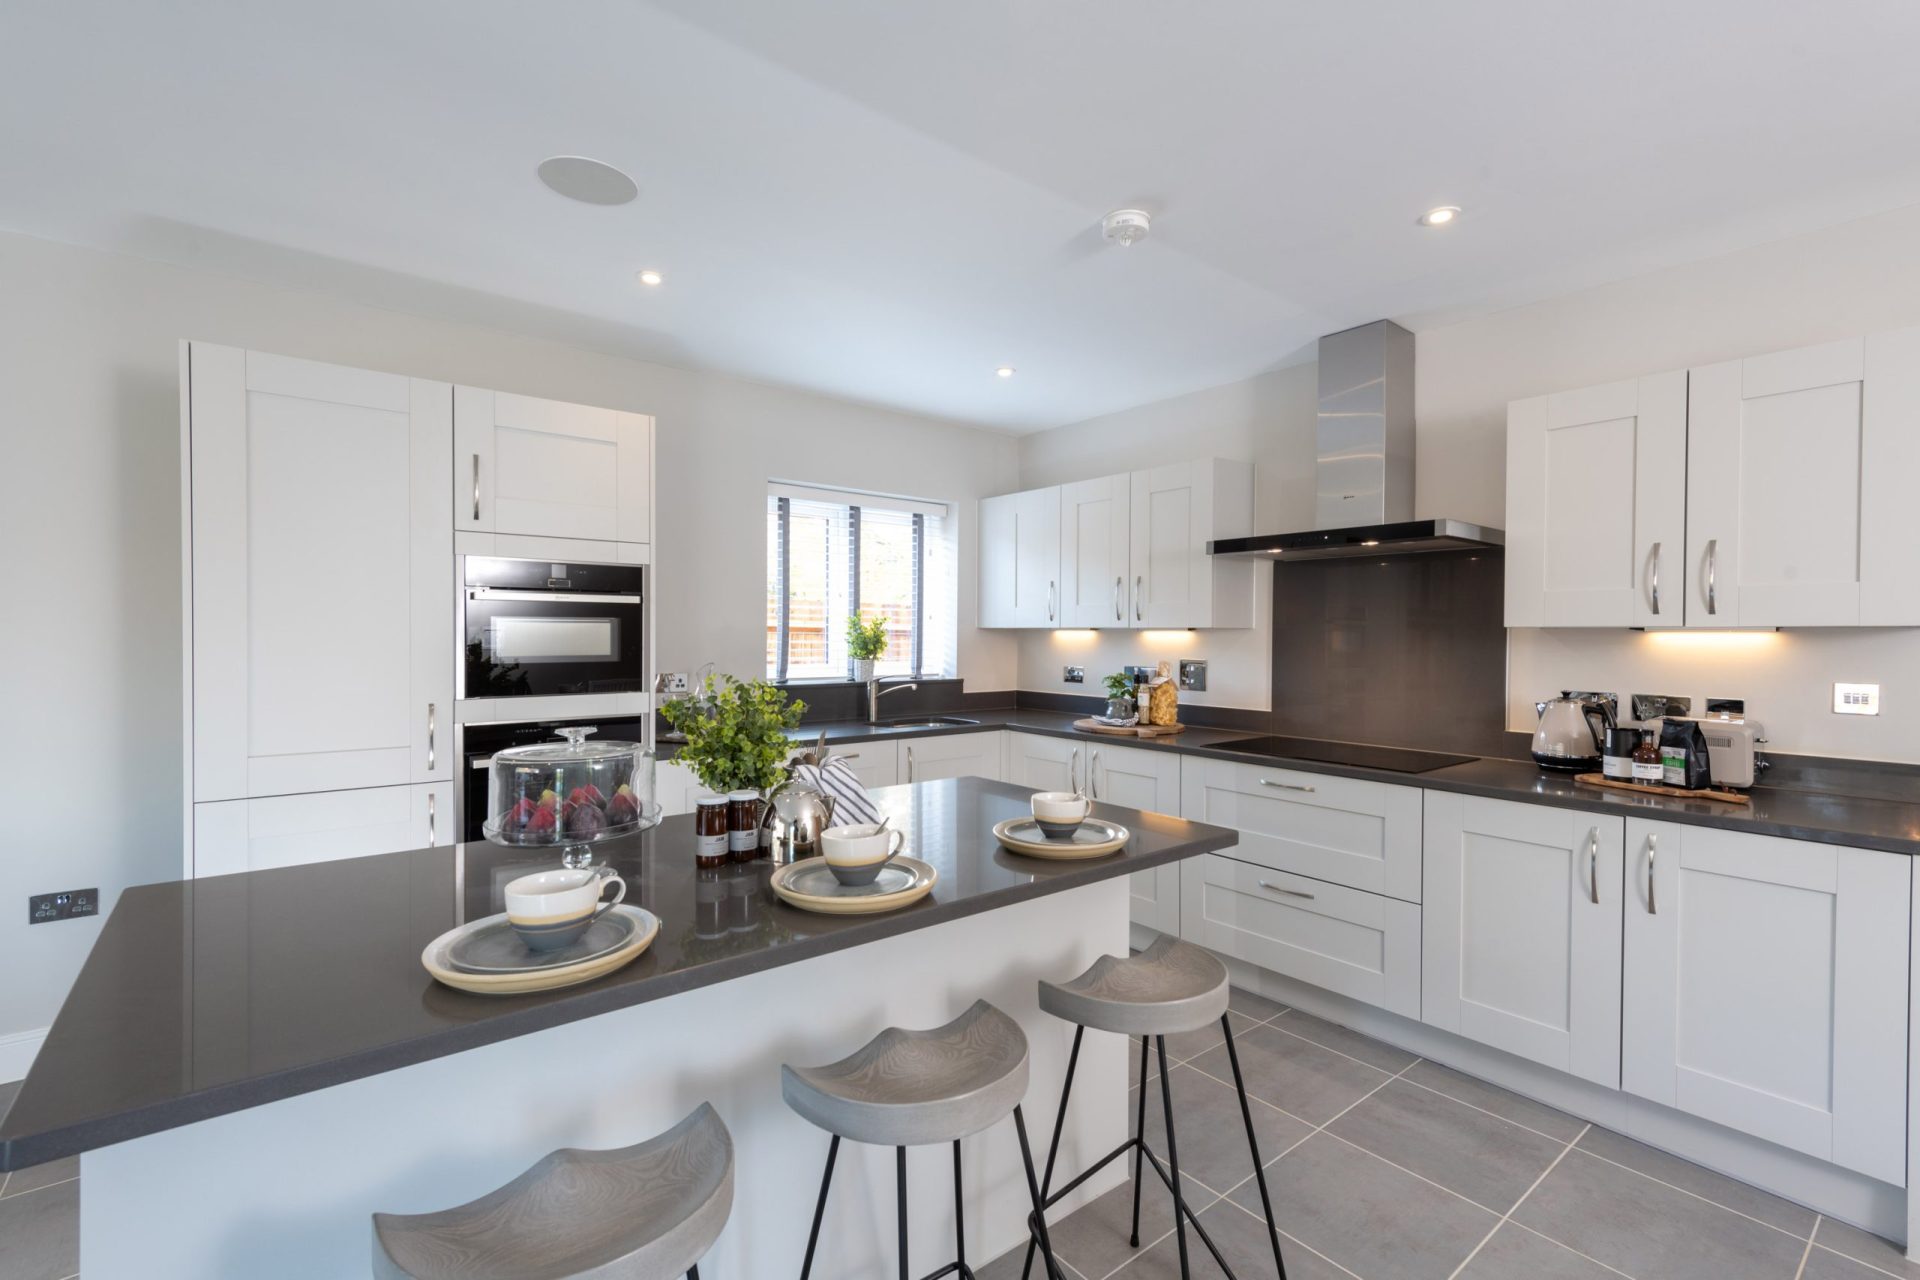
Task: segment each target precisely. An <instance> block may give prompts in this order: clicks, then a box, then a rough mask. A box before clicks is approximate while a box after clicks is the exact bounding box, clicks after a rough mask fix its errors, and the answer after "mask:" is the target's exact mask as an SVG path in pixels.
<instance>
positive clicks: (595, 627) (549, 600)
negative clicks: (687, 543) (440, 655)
mask: <svg viewBox="0 0 1920 1280" xmlns="http://www.w3.org/2000/svg"><path fill="white" fill-rule="evenodd" d="M465 565H466V569H465V579H466V581H465V583H464V596H465V599H464V602H463V606H462V608H463V613H464V619H463V621H464V644H465V655H464V661H463V662H462V664H461V687H460V696H461V697H462V698H521V697H554V696H566V695H578V694H594V693H645V692H647V690H648V688H649V687H650V682H649V680H648V678H647V656H646V637H647V627H646V617H647V590H646V588H647V571H646V569H645V567H644V566H641V565H631V564H555V563H553V562H551V561H547V560H509V559H503V558H499V557H493V556H467V557H466V558H465Z"/></svg>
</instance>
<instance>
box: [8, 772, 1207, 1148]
mask: <svg viewBox="0 0 1920 1280" xmlns="http://www.w3.org/2000/svg"><path fill="white" fill-rule="evenodd" d="M1028 794H1029V793H1028V792H1027V791H1026V790H1025V789H1022V788H1019V787H1012V786H1008V785H1006V784H1004V783H999V782H989V781H986V780H984V779H980V778H958V779H947V780H943V781H936V782H927V783H922V784H920V785H918V786H909V787H888V788H883V789H881V790H878V791H876V792H875V793H874V795H875V797H876V798H877V799H878V801H879V802H880V804H881V805H882V806H883V807H884V808H885V810H886V811H887V812H889V813H890V814H891V815H893V822H894V825H895V826H896V827H898V828H899V829H901V830H903V831H905V832H906V833H907V841H906V849H907V851H908V852H909V853H911V854H912V855H913V856H914V857H917V858H919V859H921V860H922V861H925V862H927V863H930V864H931V865H932V866H933V867H934V868H935V869H936V870H937V871H938V872H939V877H940V878H939V882H938V883H937V884H936V885H935V887H934V889H933V892H932V893H931V894H930V895H929V896H928V897H926V898H923V899H922V900H920V901H919V902H917V903H915V904H914V905H912V906H910V907H906V908H903V909H901V910H899V911H895V912H891V913H888V914H885V915H872V916H826V915H816V914H813V913H810V912H806V911H802V910H799V909H797V908H795V907H791V906H788V905H787V904H786V903H784V902H782V901H781V900H780V899H779V898H778V897H776V896H775V895H774V893H773V891H772V889H771V888H769V886H768V884H767V880H768V877H769V876H770V875H771V874H772V871H773V868H772V866H771V864H769V863H768V862H766V861H764V860H762V861H757V862H749V863H745V864H741V865H737V866H732V867H728V868H725V869H722V870H719V871H699V870H697V869H696V868H695V866H694V862H693V845H694V838H693V820H692V819H691V818H690V817H684V816H682V817H675V818H669V819H667V820H666V821H665V822H664V823H662V824H661V825H660V826H659V827H657V828H655V829H654V830H652V831H647V832H642V833H640V834H638V835H635V836H629V837H623V838H620V839H617V840H609V841H606V842H603V843H602V844H599V845H597V846H595V850H596V855H597V856H598V857H599V858H600V859H601V860H603V861H605V862H606V863H608V864H609V865H611V866H612V867H613V868H614V869H615V870H617V871H618V872H619V873H620V874H621V875H622V876H623V877H624V878H625V879H626V882H627V886H628V887H627V897H626V900H627V902H629V903H633V904H637V905H639V906H643V907H646V908H647V909H648V910H650V911H652V912H653V913H654V914H656V915H657V916H659V917H660V921H661V928H660V934H659V936H658V938H656V939H655V941H654V943H653V945H652V946H651V947H650V948H649V949H648V950H647V952H646V953H645V954H644V955H642V956H640V957H639V958H638V959H637V960H635V961H633V962H632V963H630V964H628V965H627V966H626V967H625V968H622V969H620V970H618V971H617V972H615V973H612V974H609V975H607V976H606V977H604V978H600V979H598V980H596V981H593V982H590V983H585V984H583V985H581V986H578V987H572V988H567V989H565V990H560V991H553V992H546V993H542V994H537V995H524V996H481V995H473V994H469V993H467V992H463V991H456V990H453V989H451V988H449V987H443V986H440V985H439V984H438V983H436V982H434V980H433V979H432V978H430V977H428V976H427V973H426V970H425V969H424V968H422V967H421V964H420V953H421V951H422V949H423V948H425V946H426V945H427V943H428V942H430V941H432V940H433V939H434V938H435V937H437V936H438V935H440V934H441V933H443V932H445V931H446V930H448V929H450V928H452V927H453V926H454V925H456V924H458V923H460V922H461V921H463V920H473V919H478V918H480V917H482V916H487V915H491V914H494V913H496V912H498V911H500V910H501V899H500V892H501V888H502V886H504V885H505V884H506V883H507V881H509V880H511V879H513V878H514V877H516V876H519V875H523V874H526V873H527V872H529V871H534V870H539V869H541V868H543V867H549V866H552V865H553V864H554V861H555V859H554V857H553V855H552V854H550V853H549V854H546V855H544V856H542V855H541V854H539V853H537V852H535V851H532V850H523V849H506V848H501V847H498V846H495V845H491V844H466V845H455V846H448V847H442V848H437V849H420V850H414V851H412V852H407V853H392V854H383V855H380V856H378V857H371V858H352V859H346V860H342V861H337V862H324V863H315V864H311V865H307V866H299V867H287V868H283V869H279V870H273V871H254V872H248V873H245V874H242V875H231V876H216V877H211V878H208V879H203V880H190V881H183V882H175V883H170V884H156V885H143V886H140V887H138V888H133V889H129V890H127V891H126V892H125V893H124V894H122V895H121V897H120V900H119V902H118V904H116V906H115V907H114V909H113V913H112V915H111V916H109V917H108V919H107V921H106V924H105V926H104V927H103V929H102V930H101V934H100V938H99V941H98V942H96V943H95V944H94V948H93V951H92V953H91V954H90V955H89V956H88V957H87V961H86V964H85V966H84V967H83V968H82V970H81V972H80V977H79V979H78V980H77V981H76V982H75V983H74V986H73V990H72V991H71V993H70V994H69V995H68V997H67V1001H66V1004H65V1005H64V1006H63V1007H62V1008H61V1010H60V1014H59V1016H58V1017H57V1018H56V1019H55V1020H54V1024H53V1027H52V1029H51V1031H50V1032H49V1033H48V1036H47V1040H46V1043H45V1044H44V1045H43V1046H42V1047H41V1049H40V1052H39V1055H38V1057H37V1058H36V1059H35V1060H34V1065H33V1070H32V1071H31V1072H30V1073H29V1074H28V1076H27V1079H26V1081H25V1082H24V1083H23V1084H22V1086H21V1089H20V1092H19V1094H18V1096H17V1097H16V1098H15V1100H14V1103H13V1107H12V1109H11V1110H10V1111H8V1112H7V1113H6V1115H5V1116H4V1117H0V1170H10V1169H19V1168H23V1167H26V1166H28V1165H34V1164H40V1163H43V1162H45V1161H48V1160H53V1159H57V1158H59V1157H61V1156H66V1155H71V1154H73V1153H75V1152H79V1151H87V1150H92V1149H93V1148H96V1147H101V1146H105V1145H107V1144H109V1143H114V1142H121V1141H125V1140H127V1139H130V1138H136V1137H139V1136H141V1135H143V1134H148V1133H155V1132H158V1131H160V1130H163V1129H170V1128H174V1127H176V1126H179V1125H184V1124H191V1123H194V1122H196V1121H200V1120H205V1119H209V1118H211V1117H214V1116H218V1115H224V1114H227V1113H229V1112H233V1111H238V1110H242V1109H245V1108H248V1107H254V1106H260V1105H262V1104H265V1103H269V1102H275V1101H279V1100H280V1099H283V1098H289V1097H293V1096H295V1095H297V1094H302V1093H308V1092H311V1091H313V1090H316V1089H324V1088H327V1087H328V1086H331V1085H336V1084H341V1083H344V1082H346V1081H349V1080H356V1079H359V1078H362V1077H364V1076H370V1075H375V1074H378V1073H380V1072H384V1071H391V1070H394V1069H396V1068H399V1067H404V1066H408V1065H410V1064H412V1063H416V1062H424V1061H427V1060H429V1059H432V1058H438V1057H444V1056H446V1055H448V1054H453V1053H459V1052H460V1051H462V1050H465V1049H471V1048H476V1047H478V1046H480V1045H484V1044H490V1043H493V1042H495V1041H499V1040H504V1039H507V1038H510V1037H513V1036H520V1035H526V1034H528V1033H530V1032H534V1031H539V1030H541V1029H543V1028H546V1027H552V1026H558V1025H560V1024H563V1023H568V1022H574V1021H578V1020H579V1019H582V1018H590V1017H592V1016H594V1015H595V1014H599V1013H606V1012H608V1011H611V1010H614V1009H620V1008H624V1007H627V1006H629V1005H635V1004H640V1003H643V1002H645V1001H648V1000H657V999H660V998H662V997H665V996H670V995H675V994H677V993H679V992H683V991H688V990H692V989H694V988H698V987H703V986H709V985H712V984H714V983H719V982H725V981H727V980H729V979H732V978H737V977H742V976H745V975H748V974H752V973H757V972H760V971H762V970H766V969H770V968H774V967H776V966H779V965H784V964H792V963H795V962H797V961H802V960H806V959H808V958H810V957H814V956H819V955H824V954H827V953H830V952H834V951H839V950H842V949H844V948H847V947H853V946H858V945H860V944H861V943H865V942H872V941H876V940H878V939H881V938H886V937H891V936H894V935H897V934H902V933H908V932H911V931H913V930H917V929H924V928H927V927H928V926H930V925H936V924H941V923H943V922H945V921H948V920H955V919H959V918H961V917H964V916H969V915H973V914H976V913H978V912H982V911H991V910H993V909H995V908H998V907H1003V906H1008V905H1011V904H1014V903H1018V902H1025V901H1027V900H1029V899H1033V898H1038V897H1043V896H1045V895H1048V894H1053V893H1058V892H1061V891H1063V890H1067V889H1073V888H1077V887H1079V886H1081V885H1086V884H1092V883H1095V882H1097V881H1100V880H1105V879H1108V878H1110V877H1114V876H1123V875H1127V874H1130V873H1132V872H1135V871H1141V870H1145V869H1147V868H1150V867H1156V866H1160V865H1162V864H1164V863H1169V862H1174V861H1177V860H1179V859H1182V858H1188V857H1192V856H1194V855H1196V854H1200V853H1205V852H1208V851H1211V850H1215V849H1221V848H1225V847H1226V846H1228V845H1231V844H1233V843H1234V841H1235V840H1236V838H1237V837H1236V836H1235V834H1234V833H1233V832H1232V831H1229V830H1226V829H1225V828H1222V827H1214V826H1206V825H1203V824H1201V823H1195V822H1183V821H1181V820H1180V819H1178V818H1170V817H1166V816H1164V815H1161V814H1147V813H1139V812H1137V811H1135V810H1132V809H1123V808H1118V807H1115V806H1112V805H1100V806H1098V807H1097V809H1096V812H1098V813H1100V814H1101V815H1102V816H1104V817H1108V818H1112V819H1115V820H1117V821H1119V822H1122V823H1125V824H1126V825H1127V826H1128V827H1129V828H1130V829H1131V830H1132V832H1133V839H1132V840H1131V841H1130V842H1129V843H1128V845H1127V847H1126V848H1125V849H1123V850H1122V851H1121V852H1120V853H1117V854H1115V855H1113V856H1112V857H1107V858H1094V859H1089V860H1084V861H1074V862H1055V861H1044V860H1041V859H1036V858H1029V857H1025V856H1022V855H1020V854H1017V853H1012V852H1009V851H1008V850H1006V849H1003V848H1001V847H1000V845H999V843H998V842H997V841H996V840H995V839H994V837H993V826H994V824H995V823H997V822H999V821H1001V820H1002V819H1004V818H1009V817H1014V816H1019V815H1024V814H1026V813H1027V812H1028Z"/></svg>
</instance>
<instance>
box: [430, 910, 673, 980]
mask: <svg viewBox="0 0 1920 1280" xmlns="http://www.w3.org/2000/svg"><path fill="white" fill-rule="evenodd" d="M639 926H640V921H639V919H638V918H637V917H635V916H630V915H624V914H622V913H621V912H618V911H608V912H606V913H605V914H604V915H602V916H601V917H600V918H599V919H598V920H595V921H594V922H593V923H592V924H590V925H588V926H587V931H586V932H585V933H583V934H581V935H580V936H579V937H578V938H576V939H574V940H573V941H572V942H570V943H568V944H567V945H566V946H564V947H559V948H557V949H555V950H552V951H535V950H533V949H532V948H530V947H528V946H527V944H526V943H525V942H523V941H521V938H520V935H519V934H517V933H515V932H514V931H513V925H512V924H511V923H510V922H509V921H508V920H507V918H506V917H505V916H503V915H501V916H488V917H487V918H486V919H485V920H477V921H475V922H474V923H473V925H472V926H470V927H468V928H467V929H465V930H463V931H461V933H460V934H459V936H458V937H456V938H454V940H453V941H452V942H451V943H450V944H448V946H447V964H448V965H449V966H450V967H452V968H455V969H458V970H460V971H461V972H462V973H539V972H540V971H541V970H543V969H563V968H565V967H566V966H568V965H572V964H585V963H586V962H587V961H589V960H598V959H599V958H600V957H601V956H604V955H606V954H607V953H608V952H610V951H617V950H619V949H620V948H621V947H624V946H625V945H626V944H627V940H628V939H629V938H631V937H632V936H633V931H634V930H635V929H637V928H639Z"/></svg>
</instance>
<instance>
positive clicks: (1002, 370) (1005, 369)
mask: <svg viewBox="0 0 1920 1280" xmlns="http://www.w3.org/2000/svg"><path fill="white" fill-rule="evenodd" d="M994 372H995V373H997V374H999V375H1000V376H1001V377H1003V378H1011V377H1012V376H1013V366H1012V365H1010V364H1003V365H1001V366H1000V367H999V368H998V369H995V370H994Z"/></svg>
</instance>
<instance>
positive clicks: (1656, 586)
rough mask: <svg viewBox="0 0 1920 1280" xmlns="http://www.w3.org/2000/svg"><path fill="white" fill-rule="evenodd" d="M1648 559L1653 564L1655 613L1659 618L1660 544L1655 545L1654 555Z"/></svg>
mask: <svg viewBox="0 0 1920 1280" xmlns="http://www.w3.org/2000/svg"><path fill="white" fill-rule="evenodd" d="M1648 559H1649V560H1651V561H1652V562H1653V563H1652V565H1651V576H1652V579H1653V612H1654V614H1655V615H1656V616H1658V615H1659V613H1660V544H1659V543H1657V542H1656V543H1654V544H1653V554H1652V555H1651V556H1649V557H1648Z"/></svg>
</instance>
